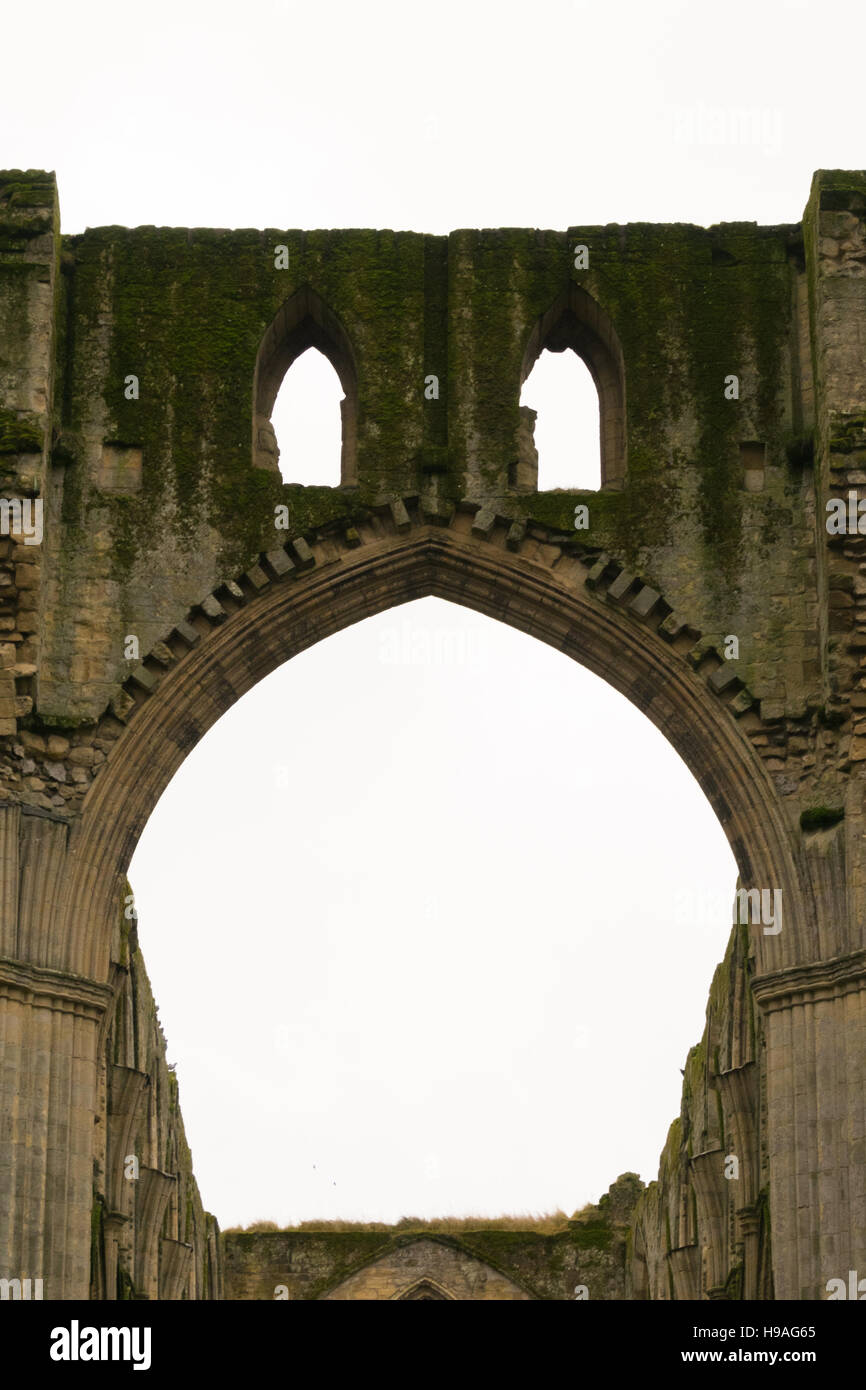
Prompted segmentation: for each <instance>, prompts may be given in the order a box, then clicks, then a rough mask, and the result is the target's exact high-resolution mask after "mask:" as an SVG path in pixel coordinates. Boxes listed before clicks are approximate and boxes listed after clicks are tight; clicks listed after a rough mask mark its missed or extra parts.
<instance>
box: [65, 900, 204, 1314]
mask: <svg viewBox="0 0 866 1390" xmlns="http://www.w3.org/2000/svg"><path fill="white" fill-rule="evenodd" d="M133 913H134V908H133V906H132V894H131V893H130V894H128V895H124V901H123V903H122V904H121V907H120V909H119V911H118V915H117V929H116V932H115V937H114V948H113V950H112V962H111V976H112V989H113V998H112V1003H111V1007H110V1009H109V1010H108V1011H107V1014H106V1027H105V1030H104V1040H103V1046H102V1050H101V1056H100V1066H99V1090H100V1097H101V1101H102V1104H103V1106H104V1114H105V1115H106V1117H107V1122H106V1123H103V1124H100V1125H97V1127H96V1143H95V1152H94V1177H93V1185H94V1196H93V1223H92V1244H91V1274H90V1297H91V1298H93V1299H113V1298H139V1299H153V1298H159V1299H190V1298H194V1299H200V1298H221V1297H222V1270H221V1258H220V1245H219V1227H218V1225H217V1222H216V1220H215V1218H214V1217H213V1216H211V1214H210V1212H206V1211H205V1210H204V1208H203V1206H202V1203H201V1197H200V1196H199V1190H198V1186H197V1184H196V1181H195V1178H194V1176H193V1170H192V1156H191V1154H190V1151H189V1146H188V1144H187V1142H186V1134H185V1132H184V1127H183V1119H182V1117H181V1113H180V1100H179V1094H178V1083H177V1077H176V1076H175V1072H174V1068H173V1067H172V1066H170V1065H169V1064H168V1062H167V1061H166V1043H165V1036H164V1034H163V1031H162V1027H161V1025H160V1022H159V1014H158V1010H157V1008H156V1005H155V1003H154V999H153V995H152V993H151V988H150V981H149V980H148V977H147V971H146V970H145V967H144V961H143V959H142V955H141V951H140V949H139V946H138V932H137V923H136V920H135V917H134V915H132V914H133Z"/></svg>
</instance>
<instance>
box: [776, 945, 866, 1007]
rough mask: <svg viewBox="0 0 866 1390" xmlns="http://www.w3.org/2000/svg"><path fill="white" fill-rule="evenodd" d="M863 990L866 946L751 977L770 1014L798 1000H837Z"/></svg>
mask: <svg viewBox="0 0 866 1390" xmlns="http://www.w3.org/2000/svg"><path fill="white" fill-rule="evenodd" d="M861 989H863V990H866V949H864V950H861V951H853V952H852V953H851V954H850V955H847V956H836V957H835V959H833V960H828V961H815V962H813V963H812V964H810V965H791V966H788V967H787V968H786V969H785V970H774V971H772V973H771V974H769V975H758V976H757V977H755V978H754V979H753V980H752V992H753V994H754V996H755V998H756V999H757V1000H758V1001H759V1003H760V1004H761V1007H762V1008H763V1009H764V1010H765V1012H767V1013H776V1012H778V1010H779V1009H787V1008H790V1007H791V1006H792V1005H793V1004H795V1003H797V1004H803V1003H816V1002H817V1001H819V1000H821V1001H823V1000H827V999H837V998H840V997H841V996H842V995H843V994H851V993H853V992H855V991H857V990H861Z"/></svg>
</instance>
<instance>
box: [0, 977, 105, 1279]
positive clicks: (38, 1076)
mask: <svg viewBox="0 0 866 1390" xmlns="http://www.w3.org/2000/svg"><path fill="white" fill-rule="evenodd" d="M110 999H111V990H110V989H109V988H108V986H107V985H103V984H99V983H98V982H96V981H94V980H88V979H84V978H82V977H81V976H76V975H72V974H68V973H65V972H62V971H57V970H48V969H44V968H40V967H37V966H33V965H26V964H24V963H22V962H20V961H15V960H10V959H8V958H2V959H0V1037H2V1038H3V1041H4V1050H3V1069H2V1074H0V1112H2V1113H3V1115H4V1117H7V1118H5V1119H4V1124H3V1126H2V1127H0V1265H2V1270H0V1273H2V1274H3V1275H5V1276H6V1277H8V1278H34V1279H43V1280H44V1281H45V1282H44V1297H45V1298H46V1299H49V1298H87V1297H88V1290H89V1283H90V1218H91V1207H92V1201H93V1192H92V1186H93V1124H94V1114H95V1110H96V1092H97V1080H98V1043H99V1032H100V1026H101V1023H102V1019H103V1015H104V1013H105V1010H106V1008H107V1006H108V1004H109V1002H110Z"/></svg>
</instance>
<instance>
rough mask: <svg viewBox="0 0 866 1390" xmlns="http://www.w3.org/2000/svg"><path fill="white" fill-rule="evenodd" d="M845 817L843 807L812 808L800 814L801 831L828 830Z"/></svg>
mask: <svg viewBox="0 0 866 1390" xmlns="http://www.w3.org/2000/svg"><path fill="white" fill-rule="evenodd" d="M844 817H845V811H844V808H843V807H841V806H812V807H809V808H808V809H807V810H805V811H801V813H800V829H801V830H827V829H828V828H829V827H830V826H831V825H838V824H839V821H840V820H843V819H844Z"/></svg>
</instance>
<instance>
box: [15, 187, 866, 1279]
mask: <svg viewBox="0 0 866 1390" xmlns="http://www.w3.org/2000/svg"><path fill="white" fill-rule="evenodd" d="M579 246H585V247H586V249H587V254H586V255H585V256H583V255H579V254H576V250H575V248H576V247H579ZM280 247H283V248H284V252H280V251H279V250H278V248H280ZM864 344H866V172H863V171H856V172H853V173H849V172H824V173H819V174H817V175H816V176H815V179H814V182H813V186H812V190H811V194H810V197H809V201H808V204H807V206H806V210H805V214H804V218H803V222H802V224H798V225H795V226H782V227H757V226H755V225H753V224H739V223H738V224H730V225H721V226H718V227H713V228H710V229H703V228H697V227H691V226H681V225H676V226H648V225H643V224H641V225H630V226H606V227H579V228H572V229H570V230H569V231H568V232H550V231H546V232H540V231H532V230H512V229H509V230H496V231H457V232H453V233H452V234H451V235H450V236H447V237H436V236H425V235H416V234H412V233H393V232H389V231H378V232H374V231H334V232H325V231H320V232H301V231H286V230H270V231H264V232H262V231H235V232H230V231H216V230H211V229H190V230H185V229H158V228H154V227H140V228H136V229H131V230H130V229H125V228H121V227H107V228H100V229H96V230H92V231H88V232H86V233H84V234H83V235H81V236H72V237H64V236H62V235H61V233H60V229H59V219H58V209H57V200H56V190H55V184H54V178H53V176H52V175H49V174H44V173H33V172H28V173H20V172H11V173H7V174H3V175H0V498H2V500H3V502H4V503H5V504H6V505H5V506H3V507H2V509H0V530H2V532H3V534H2V535H0V869H2V879H0V1008H2V1013H0V1018H2V1024H0V1030H2V1031H0V1039H2V1044H3V1052H2V1056H3V1071H2V1081H0V1085H2V1097H0V1107H2V1117H3V1119H2V1125H0V1223H2V1224H0V1276H3V1277H7V1278H21V1279H26V1278H31V1279H38V1278H42V1279H43V1280H44V1281H45V1297H47V1298H48V1297H51V1298H56V1297H81V1296H87V1294H88V1292H92V1293H93V1295H94V1296H97V1297H100V1296H109V1297H110V1296H113V1295H115V1294H116V1293H122V1292H123V1290H124V1289H131V1290H132V1291H133V1292H134V1294H135V1295H137V1296H139V1295H140V1296H145V1297H204V1296H219V1293H220V1283H219V1280H220V1271H219V1268H218V1257H219V1252H218V1242H217V1240H216V1236H215V1228H214V1225H213V1222H212V1219H209V1218H207V1216H206V1215H205V1214H204V1213H203V1212H202V1211H201V1205H200V1203H199V1202H198V1196H197V1193H196V1192H195V1188H194V1183H193V1180H192V1176H191V1171H190V1168H189V1161H188V1151H187V1150H186V1147H185V1143H184V1141H183V1133H182V1125H181V1124H180V1121H179V1116H178V1115H177V1108H176V1092H174V1089H173V1081H172V1080H170V1079H169V1076H168V1075H167V1074H164V1056H163V1054H162V1053H161V1051H160V1042H159V1037H158V1035H157V1033H156V1032H155V1030H154V1027H153V1026H151V1022H149V1015H147V1013H146V1011H145V1014H142V1012H141V999H142V998H143V997H144V996H143V994H142V993H141V992H140V991H138V990H137V989H136V988H135V987H134V986H135V979H136V971H139V975H138V977H137V978H139V979H142V978H144V977H143V974H142V973H141V972H143V966H141V962H140V958H139V957H138V954H137V949H136V944H135V941H134V940H133V939H132V938H131V936H130V928H129V923H130V918H129V916H128V915H127V912H126V909H127V908H128V907H129V905H130V904H129V902H128V900H127V899H128V894H129V890H128V888H127V885H126V883H125V873H126V869H127V866H128V863H129V860H130V857H131V855H132V852H133V849H134V846H135V844H136V840H137V837H138V835H139V834H140V832H141V829H142V827H143V826H144V824H145V822H146V820H147V818H148V815H149V814H150V812H151V809H152V808H153V806H154V804H155V802H156V800H157V798H158V797H159V795H160V792H161V791H162V789H163V788H164V787H165V785H166V783H167V782H168V780H169V779H170V778H171V776H172V774H173V773H174V772H175V770H176V769H177V768H178V767H179V765H180V763H181V762H182V761H183V759H184V757H185V756H186V754H187V752H188V751H189V750H190V749H191V748H192V747H193V746H194V745H195V743H196V742H197V741H198V739H200V738H201V737H202V735H203V734H204V733H205V731H206V730H207V729H208V728H209V727H210V726H211V725H212V724H213V723H214V721H215V720H217V719H218V718H219V716H220V715H221V714H222V713H223V712H224V711H225V710H226V709H227V708H228V707H229V706H230V705H231V704H232V703H233V702H234V701H235V700H237V699H238V698H239V697H240V696H241V695H243V694H244V693H245V692H246V691H247V690H249V689H250V688H251V686H253V685H254V684H255V683H256V682H257V681H258V680H260V679H261V678H262V677H263V676H265V675H266V674H267V673H268V672H270V671H272V670H273V669H274V668H275V667H276V666H278V665H279V664H280V663H282V662H284V661H286V660H287V659H288V658H289V657H291V656H292V655H293V654H294V653H296V652H298V651H300V650H302V649H303V648H305V647H308V646H310V645H311V644H312V643H315V642H317V641H319V640H321V638H323V637H325V636H327V635H328V634H329V633H332V632H335V631H337V630H338V629H340V628H342V627H345V626H346V625H347V624H349V623H352V622H355V621H357V620H358V619H361V618H363V617H366V616H368V615H370V614H373V613H377V612H380V611H382V610H383V609H385V608H388V607H389V606H392V605H394V604H399V603H403V602H406V601H407V600H409V599H412V598H416V597H419V596H421V595H428V594H433V595H438V596H440V597H442V598H445V599H451V600H453V601H455V602H457V603H462V604H466V605H468V606H469V607H471V608H474V609H477V610H478V611H480V612H483V613H486V614H489V615H490V616H491V617H494V618H498V619H500V620H501V621H503V622H507V623H510V624H512V625H513V626H514V627H517V628H520V629H521V630H523V631H525V632H527V633H530V634H532V635H533V636H535V637H537V638H539V639H540V640H542V641H544V642H548V643H550V644H551V645H553V646H555V647H557V648H558V649H560V650H561V651H562V652H564V653H565V654H566V655H568V656H570V657H573V658H574V659H575V660H577V661H580V662H581V663H582V664H584V665H585V666H587V667H589V668H590V669H591V670H592V671H594V672H596V673H597V674H598V675H600V676H602V677H603V678H604V679H605V680H607V681H609V682H610V684H611V685H613V686H614V687H615V688H616V689H618V690H620V691H621V692H623V693H624V694H625V695H627V696H628V697H629V699H631V700H632V701H633V702H634V703H635V704H636V705H637V706H638V707H639V708H640V709H642V710H644V711H645V713H646V714H647V716H648V717H649V718H650V719H651V720H652V721H653V722H654V723H655V724H656V725H657V726H658V727H659V728H660V729H661V730H662V731H663V733H664V734H665V735H666V736H667V738H668V739H669V740H670V742H671V743H672V744H673V746H674V747H675V748H676V749H677V750H678V751H679V753H680V754H681V755H682V757H683V758H684V760H685V761H686V763H687V764H688V766H689V767H690V768H691V770H692V772H693V773H694V774H695V776H696V777H697V778H698V780H699V782H700V783H701V785H702V787H703V788H704V791H705V792H706V795H707V797H708V798H709V800H710V802H711V804H712V806H713V808H714V810H715V812H716V814H717V816H718V817H719V820H720V822H721V824H722V826H723V827H724V829H725V832H726V834H727V836H728V838H729V841H730V844H731V847H732V850H733V852H734V855H735V857H736V860H737V864H738V867H739V874H740V882H741V885H742V887H743V889H745V890H750V891H753V892H755V893H756V894H757V895H758V896H757V898H756V899H755V901H760V895H761V894H762V893H764V892H766V893H768V894H769V895H771V896H773V895H775V894H776V893H779V892H780V893H781V895H782V896H781V902H782V905H783V912H782V929H781V931H775V930H773V931H769V932H768V931H765V930H764V925H763V924H762V922H761V920H760V918H759V919H758V920H757V921H752V922H749V923H746V924H744V925H739V926H738V927H736V928H735V930H734V931H733V933H732V935H731V939H730V943H729V947H728V952H727V955H726V957H725V960H724V963H723V964H722V965H721V966H720V967H719V970H718V971H717V973H716V976H715V979H714V980H713V983H712V990H711V995H710V1002H709V1007H708V1014H707V1028H706V1033H705V1036H704V1039H703V1040H702V1042H701V1043H700V1045H699V1046H698V1047H697V1048H695V1049H694V1050H693V1051H692V1053H691V1054H690V1056H689V1059H688V1061H687V1064H686V1069H685V1085H684V1093H683V1106H682V1113H681V1116H680V1118H679V1119H678V1120H677V1121H676V1122H675V1123H674V1125H673V1126H672V1128H671V1130H670V1133H669V1135H668V1140H667V1144H666V1146H665V1149H664V1153H663V1155H662V1164H661V1170H660V1174H659V1180H658V1182H657V1183H655V1184H651V1186H650V1187H649V1189H647V1191H646V1192H645V1193H644V1194H643V1195H642V1197H641V1198H640V1200H639V1202H638V1207H637V1209H636V1213H635V1215H634V1217H633V1221H632V1230H631V1237H630V1244H629V1248H630V1256H629V1258H630V1261H631V1265H630V1272H629V1279H628V1281H627V1284H626V1285H624V1287H627V1288H628V1290H629V1291H630V1292H629V1296H630V1297H634V1298H694V1297H731V1298H735V1297H745V1298H756V1297H775V1298H786V1299H787V1298H806V1299H818V1298H822V1297H826V1296H827V1293H826V1291H827V1283H828V1281H829V1280H831V1279H842V1280H844V1279H846V1278H847V1276H848V1272H849V1271H850V1270H859V1271H860V1272H861V1274H862V1275H866V926H864V924H866V864H864V838H863V828H864V791H866V535H860V534H859V533H858V532H857V531H855V530H848V531H846V532H842V533H831V532H830V531H828V528H827V525H826V508H827V503H828V501H830V500H831V499H833V498H837V497H844V498H847V497H848V494H849V492H854V493H855V494H858V495H859V492H860V490H863V495H864V496H866V370H864V365H866V364H864ZM311 345H314V346H316V347H318V348H320V349H321V350H322V351H323V352H325V353H326V354H327V355H328V356H329V358H330V359H331V361H332V362H333V363H334V365H335V367H336V369H337V372H338V374H339V376H340V379H341V381H342V383H343V388H344V391H345V401H344V404H343V462H342V469H343V480H342V485H341V486H339V487H335V488H333V489H329V488H313V487H303V486H300V485H295V484H292V483H284V482H283V481H282V478H281V476H280V473H279V471H278V470H277V468H276V467H275V452H274V441H273V432H272V430H271V428H270V426H269V422H268V417H269V413H270V410H271V407H272V405H273V401H274V396H275V393H276V390H277V388H278V385H279V381H280V379H281V377H282V375H283V373H284V372H285V370H286V369H287V368H288V366H289V365H290V364H291V362H292V361H293V359H294V358H295V357H296V356H297V355H298V354H299V353H300V352H301V351H303V350H304V349H305V348H306V347H308V346H311ZM545 346H548V347H551V348H553V349H557V350H564V349H566V348H573V349H574V350H575V351H576V352H578V353H579V354H580V355H581V356H582V357H583V358H584V360H585V361H586V362H587V364H588V366H589V368H590V371H591V372H592V373H593V376H594V378H595V380H596V383H597V385H598V389H599V400H600V406H601V418H602V442H603V448H602V463H603V475H604V476H603V479H602V486H601V489H600V490H599V491H597V492H569V491H555V492H539V491H537V490H536V482H537V472H536V458H535V450H534V445H533V438H532V423H533V422H532V413H531V412H527V411H525V410H521V408H520V406H519V393H520V386H521V382H522V380H523V379H524V378H525V376H526V374H527V373H528V371H529V370H530V368H531V366H532V363H533V361H534V359H535V357H536V356H537V355H538V353H539V352H540V351H541V350H542V349H543V348H544V347H545ZM431 374H435V375H436V376H438V378H439V393H438V398H435V399H428V398H427V395H426V394H425V389H424V384H425V379H426V378H427V377H428V376H430V375H431ZM27 503H30V504H31V505H30V506H29V507H28V506H27V505H26V504H27ZM18 504H21V505H18ZM579 505H586V506H587V507H588V525H587V526H586V527H581V528H577V527H576V526H575V517H576V512H575V508H576V507H578V506H579ZM578 515H581V514H578ZM855 516H856V511H855ZM279 523H282V529H281V525H280V524H279ZM864 526H866V523H864ZM130 635H132V636H134V637H136V638H137V640H138V643H139V653H140V659H139V660H132V661H131V660H130V659H129V652H130V645H129V644H128V643H127V638H128V637H129V636H130ZM731 636H735V637H736V638H737V639H738V648H737V647H735V646H734V645H733V644H731V643H730V642H729V640H728V639H729V638H730V637H731ZM347 717H351V706H350V705H349V706H348V710H347ZM575 718H576V721H577V719H578V718H579V716H578V715H577V712H576V714H575ZM292 732H296V733H297V735H298V737H304V731H303V730H301V729H299V730H297V731H292V730H291V729H289V730H288V733H289V734H290V735H291V733H292ZM359 736H362V731H360V730H359ZM623 854H624V855H625V854H627V847H625V846H624V847H623ZM672 887H673V885H672ZM719 931H720V954H721V950H722V934H723V932H725V931H726V927H725V925H724V924H722V923H720V924H719ZM666 968H669V967H666ZM136 1000H138V1003H137V1002H136ZM660 1138H661V1136H660ZM129 1156H134V1157H137V1158H138V1160H139V1163H140V1173H139V1176H138V1177H137V1178H136V1177H134V1176H133V1177H130V1176H128V1174H127V1172H126V1159H127V1158H128V1157H129ZM731 1156H733V1157H734V1158H736V1160H737V1164H736V1167H737V1169H738V1175H737V1176H736V1177H734V1176H732V1175H731V1174H732V1172H733V1165H732V1164H731V1163H730V1158H731ZM726 1174H727V1175H726ZM590 1294H591V1296H592V1291H590Z"/></svg>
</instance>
